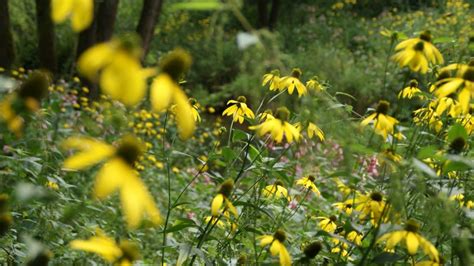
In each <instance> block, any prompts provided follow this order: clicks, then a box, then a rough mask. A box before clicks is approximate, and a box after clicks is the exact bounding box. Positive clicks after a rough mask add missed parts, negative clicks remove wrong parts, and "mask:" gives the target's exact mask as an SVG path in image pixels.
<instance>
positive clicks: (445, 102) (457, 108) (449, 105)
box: [428, 94, 462, 117]
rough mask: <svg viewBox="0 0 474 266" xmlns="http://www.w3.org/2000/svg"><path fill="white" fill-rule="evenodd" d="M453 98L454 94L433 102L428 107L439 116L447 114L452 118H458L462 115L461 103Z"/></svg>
mask: <svg viewBox="0 0 474 266" xmlns="http://www.w3.org/2000/svg"><path fill="white" fill-rule="evenodd" d="M451 96H452V94H450V95H448V96H446V97H440V98H436V99H434V100H433V101H431V102H430V103H429V105H428V106H429V107H430V108H431V109H433V110H435V112H436V114H437V115H439V116H440V115H442V114H443V113H444V112H446V113H447V114H448V115H449V116H451V117H458V116H459V115H460V114H461V113H462V107H461V105H460V104H459V102H458V101H456V100H455V99H454V98H452V97H451Z"/></svg>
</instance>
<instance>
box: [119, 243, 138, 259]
mask: <svg viewBox="0 0 474 266" xmlns="http://www.w3.org/2000/svg"><path fill="white" fill-rule="evenodd" d="M119 247H120V249H121V250H122V253H123V255H122V258H121V260H127V261H129V262H133V261H135V260H137V259H139V258H140V253H139V252H138V247H137V246H136V245H135V244H133V243H131V242H129V241H120V245H119Z"/></svg>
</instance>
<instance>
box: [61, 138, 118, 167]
mask: <svg viewBox="0 0 474 266" xmlns="http://www.w3.org/2000/svg"><path fill="white" fill-rule="evenodd" d="M63 147H64V148H66V149H78V150H80V152H78V153H77V154H75V155H73V156H71V157H69V158H67V159H66V160H65V161H64V168H67V169H75V170H79V169H83V168H86V167H89V166H91V165H94V164H96V163H99V162H100V161H102V160H104V159H106V158H107V157H110V156H112V155H113V154H114V153H115V148H114V147H112V146H110V145H108V144H105V143H102V142H100V141H97V140H93V139H89V138H84V137H72V138H69V139H67V140H66V141H64V142H63Z"/></svg>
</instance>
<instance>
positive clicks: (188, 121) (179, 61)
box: [150, 49, 196, 139]
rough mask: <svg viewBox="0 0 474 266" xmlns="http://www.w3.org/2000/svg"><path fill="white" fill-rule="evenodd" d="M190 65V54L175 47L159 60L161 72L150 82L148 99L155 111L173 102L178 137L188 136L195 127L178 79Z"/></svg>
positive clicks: (164, 108) (190, 109) (191, 111)
mask: <svg viewBox="0 0 474 266" xmlns="http://www.w3.org/2000/svg"><path fill="white" fill-rule="evenodd" d="M190 66H191V56H190V55H189V53H187V52H186V51H184V50H182V49H175V50H174V51H172V52H171V53H170V54H169V55H167V56H166V57H165V58H164V59H163V60H162V61H161V67H160V68H161V73H160V74H159V75H158V76H157V77H156V78H155V79H154V80H153V83H152V84H151V91H150V99H151V104H152V107H153V109H154V110H155V111H158V112H161V111H164V110H166V109H167V108H168V107H169V106H170V105H172V104H174V108H173V110H174V114H175V116H176V121H177V123H178V128H179V133H180V137H181V138H182V139H188V138H190V137H191V136H192V135H193V133H194V130H195V128H196V122H195V119H194V117H193V107H192V106H191V104H190V103H189V101H188V98H187V96H186V94H185V93H184V91H183V90H182V89H181V88H180V86H179V85H178V84H179V79H180V77H181V76H182V75H183V74H184V73H186V71H187V70H188V69H189V67H190Z"/></svg>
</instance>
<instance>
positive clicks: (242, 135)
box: [232, 129, 248, 142]
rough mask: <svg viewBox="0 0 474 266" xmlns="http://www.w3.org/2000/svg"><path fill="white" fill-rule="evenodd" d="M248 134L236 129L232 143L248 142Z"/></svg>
mask: <svg viewBox="0 0 474 266" xmlns="http://www.w3.org/2000/svg"><path fill="white" fill-rule="evenodd" d="M247 139H248V134H247V133H246V132H244V131H242V130H239V129H234V131H233V132H232V141H233V142H237V141H239V140H247Z"/></svg>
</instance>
